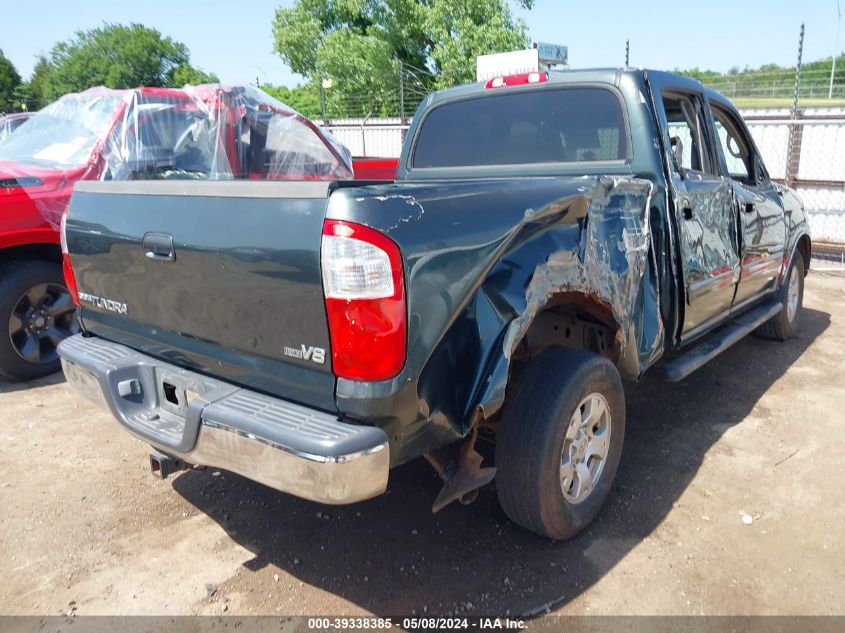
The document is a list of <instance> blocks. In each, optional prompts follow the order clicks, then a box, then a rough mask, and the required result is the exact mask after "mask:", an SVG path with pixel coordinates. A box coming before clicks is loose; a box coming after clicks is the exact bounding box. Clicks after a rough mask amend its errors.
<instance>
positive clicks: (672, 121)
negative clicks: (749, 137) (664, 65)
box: [658, 86, 739, 340]
mask: <svg viewBox="0 0 845 633" xmlns="http://www.w3.org/2000/svg"><path fill="white" fill-rule="evenodd" d="M659 94H660V98H659V100H658V102H659V103H660V104H661V106H662V107H659V108H658V109H659V110H661V112H659V116H660V117H661V118H662V121H661V123H662V126H663V129H664V130H665V134H666V135H667V138H666V139H665V142H667V143H669V144H670V145H671V147H672V148H673V153H674V156H675V161H674V164H673V165H671V169H670V173H671V189H672V192H671V196H672V201H673V207H674V212H675V214H676V223H677V226H678V227H679V234H680V235H679V241H680V244H679V248H680V255H681V264H682V268H683V274H684V287H685V295H686V297H685V298H686V302H685V308H684V324H683V328H682V331H681V339H682V340H689V339H691V338H694V337H696V336H697V335H699V334H700V333H702V332H704V331H706V330H708V329H709V328H710V327H712V326H713V325H714V324H716V323H717V322H718V321H719V320H721V319H722V318H724V317H725V316H726V315H727V314H728V313H729V312H730V307H731V303H732V301H733V297H734V292H735V290H736V285H737V282H738V281H739V258H738V256H737V226H736V215H735V213H734V201H733V186H732V183H731V181H730V180H729V179H727V178H724V177H723V176H721V174H720V170H719V166H718V162H717V158H716V157H717V154H716V151H715V147H714V141H713V139H712V138H711V134H710V129H711V128H710V126H709V125H708V117H707V115H706V112H707V110H706V103H705V101H704V96H703V95H702V94H701V93H699V92H697V91H694V90H689V89H685V88H683V87H674V86H672V87H668V86H667V87H663V88H662V89H661V90H660V92H659Z"/></svg>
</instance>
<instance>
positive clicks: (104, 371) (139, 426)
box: [58, 334, 390, 504]
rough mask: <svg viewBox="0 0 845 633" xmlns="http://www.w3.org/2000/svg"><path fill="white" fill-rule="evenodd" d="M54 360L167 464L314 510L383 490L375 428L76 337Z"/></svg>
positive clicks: (384, 469)
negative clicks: (221, 475)
mask: <svg viewBox="0 0 845 633" xmlns="http://www.w3.org/2000/svg"><path fill="white" fill-rule="evenodd" d="M58 351H59V356H60V357H61V359H62V368H63V369H64V372H65V376H66V377H67V381H68V383H69V384H70V385H72V386H73V387H74V388H76V389H77V390H79V391H80V392H81V393H82V395H84V396H86V397H88V398H89V399H91V400H93V401H95V402H97V403H99V404H101V405H103V406H105V407H106V408H108V409H110V410H111V412H112V413H113V414H114V416H115V417H116V418H117V420H118V421H119V422H120V423H121V424H122V425H123V426H124V427H125V428H126V429H127V430H128V431H129V432H130V433H132V434H133V435H135V436H136V437H138V438H140V439H142V440H144V441H146V442H148V443H149V444H151V445H153V446H154V447H155V448H156V449H158V450H160V451H161V452H163V453H165V454H167V455H170V456H173V457H178V458H179V459H182V460H183V461H185V462H187V463H190V464H202V465H205V466H212V467H215V468H221V469H224V470H228V471H231V472H234V473H237V474H239V475H243V476H244V477H247V478H249V479H253V480H255V481H258V482H261V483H263V484H265V485H267V486H270V487H271V488H275V489H276V490H281V491H282V492H288V493H290V494H294V495H296V496H298V497H303V498H305V499H311V500H313V501H318V502H321V503H330V504H343V503H353V502H355V501H361V500H363V499H369V498H370V497H375V496H377V495H379V494H381V493H383V492H384V491H385V489H386V488H387V476H388V470H389V467H390V451H389V448H388V440H387V435H386V434H385V433H384V431H382V430H381V429H378V428H375V427H370V426H359V425H354V424H345V423H343V422H340V421H339V420H338V419H337V417H336V416H334V415H331V414H329V413H325V412H322V411H316V410H314V409H309V408H308V407H304V406H302V405H298V404H294V403H291V402H287V401H285V400H281V399H279V398H273V397H270V396H266V395H264V394H260V393H257V392H254V391H250V390H248V389H243V388H240V387H237V386H235V385H232V384H230V383H226V382H222V381H219V380H216V379H212V378H207V377H206V376H203V375H201V374H198V373H196V372H192V371H189V370H186V369H182V368H180V367H176V366H175V365H170V364H168V363H165V362H162V361H159V360H157V359H154V358H152V357H150V356H147V355H145V354H141V353H139V352H136V351H135V350H132V349H130V348H128V347H125V346H123V345H119V344H117V343H112V342H109V341H105V340H103V339H100V338H95V337H83V336H82V335H79V334H78V335H76V336H72V337H70V338H68V339H65V340H64V341H62V343H61V344H60V345H59V348H58Z"/></svg>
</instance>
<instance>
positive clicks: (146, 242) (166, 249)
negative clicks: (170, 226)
mask: <svg viewBox="0 0 845 633" xmlns="http://www.w3.org/2000/svg"><path fill="white" fill-rule="evenodd" d="M141 245H142V246H143V247H144V254H145V255H146V256H147V257H148V258H150V259H156V260H159V261H165V262H172V261H173V260H175V259H176V253H175V251H174V250H173V237H172V236H171V235H170V234H169V233H145V234H144V239H143V240H142V241H141Z"/></svg>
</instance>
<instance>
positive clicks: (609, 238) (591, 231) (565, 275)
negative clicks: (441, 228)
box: [479, 178, 664, 417]
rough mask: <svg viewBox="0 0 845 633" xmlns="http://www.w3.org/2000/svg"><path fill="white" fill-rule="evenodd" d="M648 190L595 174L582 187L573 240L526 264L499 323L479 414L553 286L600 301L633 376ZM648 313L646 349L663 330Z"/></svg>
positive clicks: (637, 362)
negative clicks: (531, 266) (513, 304)
mask: <svg viewBox="0 0 845 633" xmlns="http://www.w3.org/2000/svg"><path fill="white" fill-rule="evenodd" d="M653 192H654V184H653V183H651V182H650V181H647V180H639V179H634V178H613V179H610V178H602V179H599V180H598V182H597V183H596V184H595V186H594V187H592V189H591V190H590V191H589V192H588V193H587V192H585V198H584V201H585V207H586V208H585V209H584V211H583V212H582V213H581V214H578V215H583V216H584V218H585V220H586V221H585V222H584V223H583V228H582V231H581V240H580V244H579V247H578V249H577V250H560V251H555V252H553V253H551V254H550V255H549V257H548V259H547V260H546V262H545V263H543V264H541V265H539V266H537V267H536V269H535V270H534V274H533V276H532V278H531V281H530V283H529V285H528V288H527V291H526V293H525V297H526V305H525V309H524V310H522V312H521V313H520V314H519V315H518V316H517V317H516V318H515V319H513V320H512V321H511V322H510V324H509V325H508V327H507V330H506V332H505V335H504V337H503V339H502V356H501V358H500V359H499V362H498V363H497V365H496V367H495V368H494V370H493V373H492V375H491V376H490V381H489V384H488V387H487V389H486V391H485V395H484V396H483V397H482V399H481V402H480V403H479V406H480V407H481V408H482V411H483V413H484V417H489V416H490V415H492V414H493V413H495V412H496V411H497V410H498V409H499V408H500V407H501V406H502V404H503V402H504V396H505V388H506V385H507V380H508V373H509V364H510V360H511V359H512V357H513V354H514V352H515V350H516V348H517V347H518V345H519V343H520V342H521V341H522V339H523V337H524V336H525V334H526V332H527V331H528V329H529V327H530V326H531V324H532V323H533V322H534V319H535V317H536V316H537V314H538V313H539V312H541V311H542V310H543V309H544V308H545V307H546V306H547V305H548V304H549V302H550V300H551V299H552V298H553V297H555V296H556V295H559V294H560V293H565V292H575V293H581V294H583V295H585V296H588V297H592V298H594V299H596V300H597V301H598V302H600V303H601V304H603V305H604V306H606V307H607V308H608V309H609V310H610V312H611V314H612V315H613V318H614V320H615V321H616V325H617V327H618V330H617V332H616V340H615V344H616V345H617V348H618V352H619V360H618V365H619V366H620V370H621V371H622V373H623V375H628V377H637V376H638V375H639V374H640V373H641V372H642V370H643V369H644V368H643V367H642V366H641V359H640V354H639V351H638V342H639V340H638V337H637V327H636V326H637V323H636V321H637V320H639V319H641V318H645V317H646V316H647V315H644V314H643V313H642V310H638V305H637V303H638V299H639V298H640V297H641V291H642V286H643V282H644V280H645V273H646V267H647V265H648V263H649V252H650V251H649V249H650V235H649V210H650V207H651V199H652V194H653ZM544 212H545V213H548V210H541V212H534V211H533V210H530V209H529V210H528V211H527V212H526V217H525V222H526V223H530V222H532V221H534V220H535V219H536V218H538V217H542V215H544ZM570 219H574V218H570ZM653 294H655V296H656V293H653ZM654 307H655V308H656V307H657V306H656V305H655V306H654ZM654 314H655V315H656V319H657V327H655V328H652V329H653V331H654V332H655V333H656V338H657V340H654V341H649V342H648V346H649V348H650V349H658V348H660V347H662V342H663V336H664V331H663V327H662V321H661V320H660V318H659V311H657V310H655V311H654Z"/></svg>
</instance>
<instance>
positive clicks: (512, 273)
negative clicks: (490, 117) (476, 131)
mask: <svg viewBox="0 0 845 633" xmlns="http://www.w3.org/2000/svg"><path fill="white" fill-rule="evenodd" d="M653 190H654V185H653V183H652V182H650V181H648V180H642V179H637V178H632V177H626V176H619V177H603V176H595V177H594V176H591V177H570V178H530V179H518V180H517V179H502V180H488V181H473V182H460V183H457V182H449V183H430V184H412V183H405V184H402V185H394V186H391V187H372V188H358V189H354V190H343V189H341V190H339V191H337V192H335V194H334V195H333V196H332V197H331V199H330V201H329V208H328V216H327V217H328V218H330V219H337V220H348V221H352V222H361V223H364V224H367V225H368V226H371V227H372V228H375V229H377V230H380V231H383V232H385V233H386V234H387V235H389V236H390V237H391V239H393V240H394V241H395V242H396V243H397V244H398V245H399V246H400V249H401V251H402V253H403V256H404V258H405V261H404V264H405V275H406V283H407V284H408V287H410V288H413V292H412V293H410V295H409V306H408V358H407V362H406V365H405V368H404V369H403V371H402V373H401V374H400V375H399V376H397V377H396V378H394V379H392V380H390V381H384V382H380V383H364V382H357V381H349V380H344V379H339V380H338V384H337V392H336V398H337V405H338V409H339V411H341V412H342V413H343V414H344V415H346V416H348V417H350V418H353V419H354V418H357V419H360V420H362V421H363V420H365V419H366V420H368V421H369V422H370V423H372V422H373V421H375V423H376V424H378V425H379V426H381V427H382V428H384V429H385V430H386V431H387V432H388V436H389V437H390V439H391V443H392V446H391V457H392V461H394V463H399V462H402V461H406V460H407V459H410V458H412V457H415V456H417V455H419V454H420V453H421V452H425V451H426V450H429V449H432V448H436V447H438V446H442V445H443V444H445V443H448V442H449V441H453V440H455V439H457V438H459V437H462V436H464V435H465V434H466V433H467V432H468V430H469V427H470V420H471V418H472V415H473V413H474V411H475V410H476V408H477V407H481V409H482V411H483V414H484V416H485V417H489V416H490V415H492V414H494V413H495V412H496V410H498V408H499V407H500V406H501V404H502V402H503V400H504V392H505V386H506V385H507V382H508V376H509V369H510V363H511V360H512V358H513V354H514V351H515V349H516V347H517V346H518V345H519V343H520V341H521V340H522V338H523V337H524V335H525V333H526V332H527V330H528V328H529V327H530V326H531V324H532V322H533V321H534V319H535V317H536V316H537V315H538V314H540V313H541V312H542V311H543V309H544V308H545V307H547V306H548V305H549V304H550V302H554V301H560V300H563V301H566V300H567V298H571V299H572V300H573V301H580V300H582V299H581V298H584V297H587V298H590V299H591V300H593V301H595V302H597V303H598V304H600V305H602V306H605V308H606V312H607V314H609V315H611V317H612V323H611V324H610V325H612V326H613V327H612V330H613V337H614V339H613V340H614V341H615V343H614V347H615V351H614V354H615V358H616V359H617V360H618V362H619V367H620V370H621V371H622V372H623V374H624V375H626V376H629V377H631V378H637V377H638V376H639V374H640V373H642V371H643V370H644V369H645V368H646V367H647V366H648V365H649V364H651V363H652V362H654V360H656V359H657V358H658V357H659V356H660V354H661V353H662V349H663V324H662V319H661V316H660V306H659V300H658V297H659V295H658V290H657V288H658V286H657V283H656V275H655V271H654V270H649V269H650V268H652V264H651V261H652V258H650V256H649V253H650V229H649V215H650V210H651V201H652V193H653ZM444 226H451V227H453V230H452V231H448V232H444V230H443V227H444ZM470 228H471V230H469V229H470ZM567 295H568V297H567Z"/></svg>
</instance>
